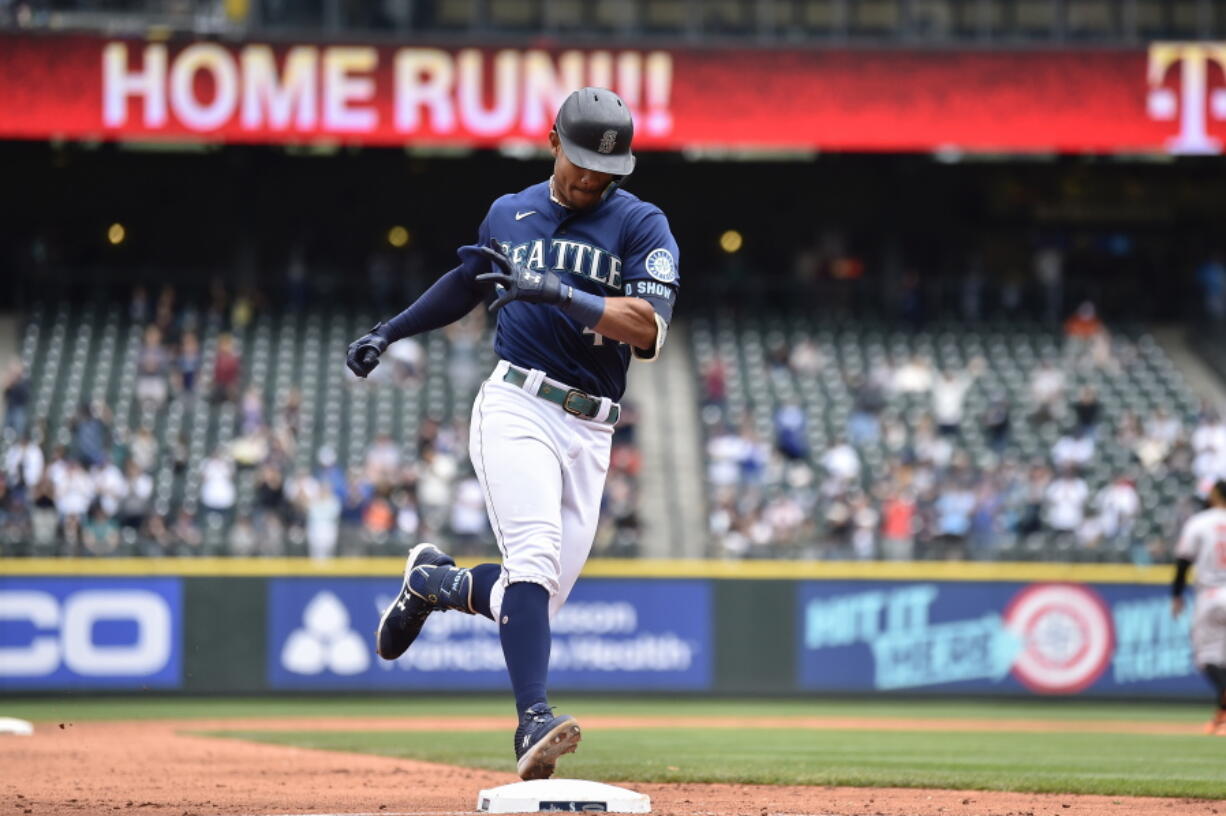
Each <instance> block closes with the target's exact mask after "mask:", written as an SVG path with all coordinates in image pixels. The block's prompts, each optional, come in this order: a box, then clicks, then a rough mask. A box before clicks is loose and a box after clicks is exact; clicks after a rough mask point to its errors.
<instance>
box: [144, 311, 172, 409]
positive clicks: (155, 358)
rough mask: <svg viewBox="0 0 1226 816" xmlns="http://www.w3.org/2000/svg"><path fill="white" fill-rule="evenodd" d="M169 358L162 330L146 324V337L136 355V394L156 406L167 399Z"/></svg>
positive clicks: (145, 401)
mask: <svg viewBox="0 0 1226 816" xmlns="http://www.w3.org/2000/svg"><path fill="white" fill-rule="evenodd" d="M168 373H169V360H168V359H167V356H166V349H164V348H162V332H161V330H160V329H158V327H157V326H153V325H150V326H146V327H145V334H144V339H143V340H142V342H141V347H140V350H139V351H138V352H137V355H136V396H137V398H138V399H140V401H141V402H144V403H148V404H150V405H152V406H154V407H158V406H160V405H161V404H162V403H163V402H165V401H166V394H167V379H166V378H167V375H168Z"/></svg>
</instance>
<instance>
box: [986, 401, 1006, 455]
mask: <svg viewBox="0 0 1226 816" xmlns="http://www.w3.org/2000/svg"><path fill="white" fill-rule="evenodd" d="M983 433H984V436H985V437H986V439H987V442H988V445H989V446H990V447H991V448H992V450H993V451H994V452H995V453H996V454H997V455H999V454H1001V453H1002V452H1004V449H1005V446H1006V445H1008V444H1009V401H1008V400H1005V399H1001V398H999V397H997V398H994V399H993V400H992V401H991V402H989V403H988V407H987V410H985V411H984V413H983Z"/></svg>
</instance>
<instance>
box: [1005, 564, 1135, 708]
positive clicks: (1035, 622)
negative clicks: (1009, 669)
mask: <svg viewBox="0 0 1226 816" xmlns="http://www.w3.org/2000/svg"><path fill="white" fill-rule="evenodd" d="M1005 628H1006V629H1008V630H1009V632H1011V633H1012V634H1013V635H1014V637H1016V638H1017V640H1018V643H1019V645H1020V648H1019V649H1018V654H1017V658H1016V659H1015V660H1014V662H1013V673H1014V674H1015V675H1017V679H1018V680H1020V681H1021V682H1022V684H1023V685H1025V686H1026V688H1028V689H1030V690H1031V691H1036V692H1039V693H1040V694H1075V693H1077V692H1079V691H1081V690H1083V689H1085V688H1087V687H1089V686H1090V685H1091V684H1092V683H1093V682H1094V681H1095V680H1097V679H1098V678H1099V676H1100V675H1101V674H1102V673H1103V671H1104V670H1105V669H1106V668H1107V663H1108V662H1110V660H1111V654H1112V652H1114V651H1115V630H1114V627H1113V626H1112V624H1111V615H1110V613H1109V611H1108V609H1107V605H1106V604H1105V603H1104V602H1103V599H1102V598H1101V597H1099V595H1098V593H1096V592H1094V591H1093V590H1092V589H1090V588H1089V587H1085V586H1082V585H1079V584H1034V585H1032V586H1028V587H1026V588H1025V589H1023V590H1022V591H1021V592H1019V593H1018V594H1017V595H1016V596H1015V597H1014V598H1013V600H1012V601H1011V602H1010V603H1009V606H1008V608H1006V609H1005Z"/></svg>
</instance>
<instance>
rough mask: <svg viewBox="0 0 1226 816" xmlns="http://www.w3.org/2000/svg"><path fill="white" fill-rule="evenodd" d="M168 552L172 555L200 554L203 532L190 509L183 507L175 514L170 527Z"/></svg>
mask: <svg viewBox="0 0 1226 816" xmlns="http://www.w3.org/2000/svg"><path fill="white" fill-rule="evenodd" d="M169 538H170V542H171V544H170V552H171V553H172V554H173V555H180V556H192V555H200V552H201V549H202V547H203V545H204V534H203V533H202V532H201V530H200V525H199V524H198V523H197V522H196V516H195V514H193V513H192V512H191V511H190V510H188V509H186V508H184V509H182V510H180V511H179V514H178V515H177V516H175V521H174V524H173V525H172V526H171V528H170V536H169Z"/></svg>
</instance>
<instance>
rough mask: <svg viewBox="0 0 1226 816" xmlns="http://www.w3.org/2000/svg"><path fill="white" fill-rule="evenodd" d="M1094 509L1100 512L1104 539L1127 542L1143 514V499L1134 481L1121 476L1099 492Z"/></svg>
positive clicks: (1098, 519) (1099, 516)
mask: <svg viewBox="0 0 1226 816" xmlns="http://www.w3.org/2000/svg"><path fill="white" fill-rule="evenodd" d="M1094 508H1095V509H1096V510H1097V511H1098V515H1097V521H1098V529H1099V532H1100V533H1101V535H1102V537H1103V538H1104V539H1106V540H1107V541H1109V542H1114V541H1119V540H1127V539H1129V538H1131V536H1132V529H1133V525H1134V524H1135V522H1136V519H1137V516H1138V515H1139V514H1140V512H1141V498H1140V497H1139V496H1138V495H1137V490H1136V488H1135V487H1134V486H1133V484H1132V480H1131V479H1129V478H1127V477H1124V476H1121V477H1119V478H1118V479H1116V480H1115V481H1114V482H1112V483H1111V484H1109V485H1107V486H1106V487H1104V488H1102V489H1101V490H1099V491H1098V494H1097V495H1096V496H1095V497H1094Z"/></svg>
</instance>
